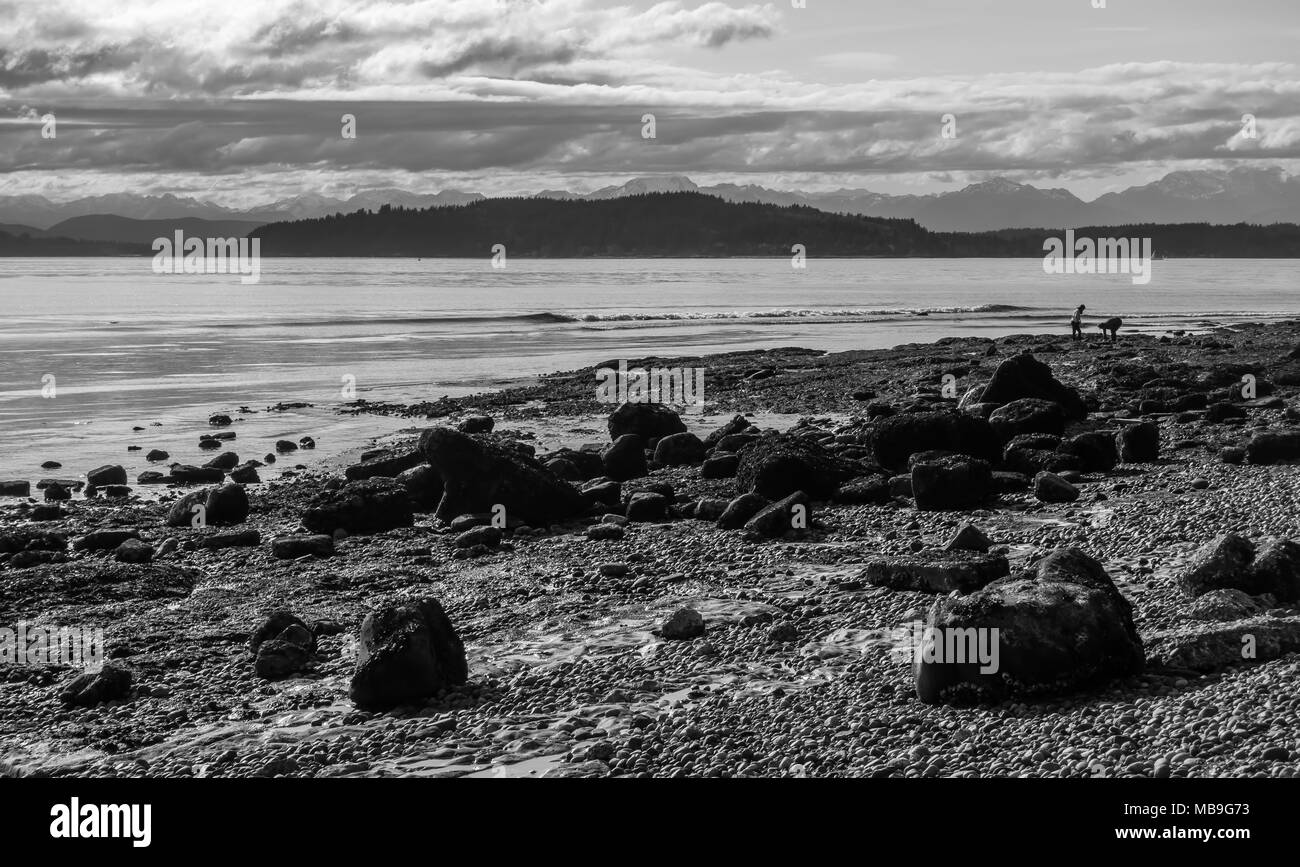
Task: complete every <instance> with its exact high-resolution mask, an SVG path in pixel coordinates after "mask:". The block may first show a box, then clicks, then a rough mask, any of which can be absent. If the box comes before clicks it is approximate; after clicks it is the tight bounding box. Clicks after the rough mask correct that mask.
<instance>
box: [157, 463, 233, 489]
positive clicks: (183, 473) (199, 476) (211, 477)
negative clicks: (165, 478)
mask: <svg viewBox="0 0 1300 867" xmlns="http://www.w3.org/2000/svg"><path fill="white" fill-rule="evenodd" d="M170 473H171V477H172V478H173V479H175V480H176V481H177V482H179V483H180V484H182V485H201V484H204V483H206V482H220V481H222V480H224V479H225V478H226V474H225V472H223V471H222V470H219V469H217V468H216V467H195V466H191V465H189V464H172V465H171V469H170Z"/></svg>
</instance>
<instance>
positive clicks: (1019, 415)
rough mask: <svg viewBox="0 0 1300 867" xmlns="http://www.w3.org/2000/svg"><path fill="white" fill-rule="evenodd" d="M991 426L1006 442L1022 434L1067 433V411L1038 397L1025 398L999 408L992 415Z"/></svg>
mask: <svg viewBox="0 0 1300 867" xmlns="http://www.w3.org/2000/svg"><path fill="white" fill-rule="evenodd" d="M988 420H989V424H990V425H991V426H992V427H993V430H994V431H995V432H996V433H997V435H998V436H999V437H1001V438H1002V439H1003V440H1004V441H1006V440H1011V439H1012V438H1014V437H1016V436H1018V435H1020V434H1029V433H1044V434H1053V435H1055V436H1061V435H1062V434H1063V433H1065V411H1064V410H1063V409H1062V408H1061V405H1060V404H1058V403H1054V402H1052V401H1050V400H1042V399H1040V398H1036V397H1023V398H1021V399H1020V400H1013V401H1011V402H1010V403H1008V404H1004V405H1003V406H1000V407H998V408H997V409H996V410H994V411H993V412H992V413H990V415H989V417H988Z"/></svg>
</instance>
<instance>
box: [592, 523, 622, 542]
mask: <svg viewBox="0 0 1300 867" xmlns="http://www.w3.org/2000/svg"><path fill="white" fill-rule="evenodd" d="M587 538H588V539H591V540H593V541H598V542H617V541H619V540H620V539H622V538H623V528H622V527H620V526H619V525H618V524H592V525H591V526H590V527H588V528H587Z"/></svg>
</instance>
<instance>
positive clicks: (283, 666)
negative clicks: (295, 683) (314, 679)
mask: <svg viewBox="0 0 1300 867" xmlns="http://www.w3.org/2000/svg"><path fill="white" fill-rule="evenodd" d="M311 658H312V657H311V653H310V652H309V651H308V650H307V648H305V647H303V646H302V645H301V644H295V643H293V642H291V641H281V640H280V639H278V638H271V639H268V640H267V641H264V642H263V643H262V646H261V647H260V648H259V649H258V651H257V656H256V657H255V658H254V659H253V673H254V674H256V675H257V676H258V677H260V678H262V679H263V680H282V679H284V678H286V677H291V676H293V675H294V674H297V673H298V672H300V671H302V670H303V669H305V668H306V667H307V666H308V665H309V664H310V663H311Z"/></svg>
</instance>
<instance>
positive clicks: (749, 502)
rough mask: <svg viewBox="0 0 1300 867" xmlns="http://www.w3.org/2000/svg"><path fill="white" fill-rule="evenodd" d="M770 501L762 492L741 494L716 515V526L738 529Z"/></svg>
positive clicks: (725, 528)
mask: <svg viewBox="0 0 1300 867" xmlns="http://www.w3.org/2000/svg"><path fill="white" fill-rule="evenodd" d="M769 502H770V501H769V500H768V499H767V497H764V496H763V495H762V494H755V493H752V492H751V493H748V494H741V495H740V496H739V497H736V498H735V499H734V500H732V501H731V502H730V503H728V504H727V507H726V509H724V510H723V512H722V514H721V515H720V516H719V517H718V526H719V527H721V528H722V529H724V530H739V529H740V528H741V527H743V526H745V524H746V523H747V522H748V521H749V519H750V518H752V517H754V516H755V515H757V514H758V513H759V512H761V511H762V510H763V509H765V508H767V505H768V503H769Z"/></svg>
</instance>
